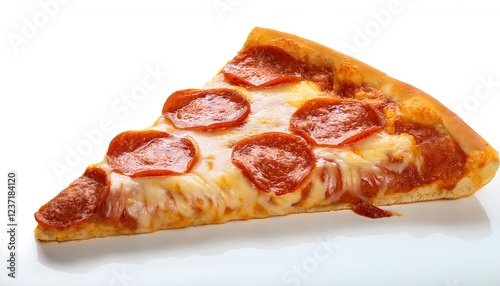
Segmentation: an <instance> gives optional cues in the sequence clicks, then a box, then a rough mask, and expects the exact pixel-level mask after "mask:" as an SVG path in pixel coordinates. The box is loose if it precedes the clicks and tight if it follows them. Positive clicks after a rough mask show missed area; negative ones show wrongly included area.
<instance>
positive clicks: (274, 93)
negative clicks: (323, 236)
mask: <svg viewBox="0 0 500 286" xmlns="http://www.w3.org/2000/svg"><path fill="white" fill-rule="evenodd" d="M212 87H231V88H237V89H239V90H241V91H242V92H243V93H244V94H245V95H246V96H247V98H248V99H249V101H250V102H251V113H250V115H249V117H248V118H247V119H246V121H245V123H244V124H243V125H242V126H239V127H235V128H230V129H227V130H220V131H214V132H196V131H189V130H176V129H175V128H173V127H172V126H171V125H170V124H169V123H168V122H167V121H166V120H164V119H163V118H160V119H158V120H157V122H156V123H155V124H154V125H153V126H152V127H151V128H152V129H156V130H162V131H167V132H169V133H173V134H175V135H177V136H181V137H184V136H189V137H191V138H193V140H194V141H196V142H197V143H198V147H199V160H198V161H197V163H196V165H195V166H194V167H193V169H192V170H191V172H190V173H188V174H184V175H174V176H166V177H147V178H130V177H127V176H123V175H119V174H116V173H112V174H111V180H112V186H111V191H110V194H109V196H108V199H107V201H106V204H105V208H104V210H105V211H104V213H105V216H106V217H109V218H112V219H120V217H121V216H123V214H124V213H126V214H127V215H128V216H130V217H132V218H134V219H135V220H136V222H137V232H147V231H152V230H157V229H163V228H175V227H184V226H188V225H190V224H192V223H193V222H196V223H220V222H225V221H228V220H232V219H245V218H251V217H263V216H269V215H281V214H287V213H290V212H292V211H293V209H294V207H295V205H297V204H300V206H301V207H304V208H307V207H312V206H319V205H324V204H328V203H333V202H336V201H338V200H339V199H340V197H341V196H342V195H343V194H344V193H345V192H351V193H352V194H353V195H355V196H357V197H359V198H360V199H362V200H367V198H365V197H364V196H363V194H362V192H361V185H360V184H361V180H362V179H369V181H370V182H372V183H374V184H376V185H377V186H378V187H380V193H379V195H383V193H384V192H385V189H386V188H387V186H388V185H389V184H390V180H391V176H387V173H388V172H389V173H394V174H397V173H401V172H402V171H403V170H404V169H405V168H406V167H408V166H410V165H412V164H415V162H417V163H418V162H420V161H421V158H420V157H419V154H418V152H417V151H418V150H417V148H415V142H414V140H413V138H412V137H411V136H408V135H389V134H387V133H385V132H379V133H376V134H373V135H371V136H370V137H368V138H365V139H363V140H361V141H359V142H357V143H356V144H353V145H350V146H346V147H341V148H327V147H319V148H314V149H313V151H314V154H315V156H316V158H317V162H316V169H315V170H314V171H313V172H312V175H311V177H310V178H309V179H308V181H307V182H306V184H305V185H304V186H302V187H301V188H299V189H298V190H296V191H294V192H291V193H288V194H285V195H281V196H276V195H275V194H273V193H266V192H262V191H257V190H256V189H255V188H254V187H253V186H252V185H251V183H250V181H249V180H248V179H247V178H246V177H245V176H244V175H243V173H242V172H241V171H240V170H239V169H238V168H237V167H235V166H234V165H233V164H232V163H231V152H232V146H233V145H234V144H235V143H236V142H238V141H239V140H241V139H243V138H246V137H249V136H252V135H256V134H259V133H264V132H270V131H278V132H287V133H289V132H290V131H289V129H288V126H289V119H290V117H291V115H292V114H293V113H294V112H295V110H296V109H297V107H298V106H300V105H301V104H302V103H304V102H305V101H307V100H309V99H311V98H316V97H320V96H324V95H323V93H322V92H321V91H320V90H319V89H318V88H317V87H316V86H315V85H313V84H311V83H309V82H307V81H302V82H299V83H290V84H285V85H282V86H278V87H274V88H266V89H259V90H249V91H248V90H246V89H243V88H239V87H234V86H232V85H230V84H229V83H227V82H225V81H224V80H223V76H222V75H219V76H217V77H216V78H215V79H214V80H213V81H212V82H210V83H208V84H207V85H206V88H212ZM104 164H105V162H104ZM417 165H418V164H417ZM417 168H418V166H417ZM336 176H341V181H342V185H341V186H339V185H338V184H339V183H338V182H339V180H338V178H337V177H336ZM306 188H307V190H308V191H307V192H305V193H304V192H302V190H305V189H306ZM327 194H329V195H327ZM303 196H304V197H303Z"/></svg>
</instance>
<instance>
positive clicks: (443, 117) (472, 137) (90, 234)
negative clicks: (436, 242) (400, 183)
mask: <svg viewBox="0 0 500 286" xmlns="http://www.w3.org/2000/svg"><path fill="white" fill-rule="evenodd" d="M260 44H268V45H275V46H278V47H281V48H283V49H285V50H286V51H288V52H289V53H290V54H292V55H294V56H295V57H296V58H297V59H300V60H303V61H307V62H308V63H310V64H312V65H318V66H325V65H329V66H333V67H336V66H337V65H338V64H339V63H341V62H346V61H347V62H349V64H350V65H352V66H354V67H355V68H356V69H357V71H358V72H359V73H360V74H361V75H362V77H363V80H364V82H366V83H369V84H371V85H373V86H375V87H377V88H379V89H380V90H382V91H383V92H384V93H385V94H386V95H388V96H390V97H392V98H393V99H395V100H397V101H399V102H402V103H405V105H407V106H409V107H410V108H411V109H412V110H414V111H415V110H417V111H418V110H420V109H425V110H429V109H430V110H431V111H432V112H434V113H435V114H437V115H438V116H439V117H440V119H439V121H440V123H442V124H443V126H444V127H445V128H446V129H447V130H448V132H449V133H450V134H451V136H452V137H453V138H454V139H455V140H456V141H457V143H458V144H459V145H460V146H461V148H462V149H463V150H464V152H465V153H466V154H467V165H466V173H465V176H464V177H463V178H462V179H461V180H460V181H459V182H458V183H457V185H456V186H455V188H454V189H453V190H442V189H440V187H439V185H438V184H430V185H426V186H422V187H418V188H416V189H414V190H412V191H410V192H405V193H391V194H387V195H386V196H384V197H380V198H375V199H374V200H372V204H374V205H377V206H385V205H392V204H404V203H413V202H419V201H430V200H438V199H456V198H461V197H465V196H470V195H472V194H473V193H475V192H476V191H477V190H479V189H480V188H481V187H483V186H484V185H485V184H487V183H488V182H489V181H491V179H493V177H494V176H495V173H496V171H497V169H498V165H499V160H498V153H497V151H496V150H495V149H493V148H492V147H491V146H490V145H489V144H488V143H487V142H486V141H485V140H484V139H483V138H482V137H481V136H480V135H478V134H477V133H476V132H475V131H474V130H472V129H471V128H470V127H469V126H468V125H467V124H466V123H465V122H464V121H462V120H461V119H460V118H459V117H458V116H457V115H456V114H454V113H453V112H452V111H450V110H449V109H447V108H446V107H445V106H443V105H442V104H441V103H439V102H438V101H437V100H435V99H434V98H433V97H431V96H430V95H428V94H426V93H425V92H423V91H421V90H419V89H417V88H415V87H413V86H411V85H408V84H406V83H403V82H400V81H398V80H396V79H393V78H391V77H389V76H387V75H386V74H384V73H382V72H381V71H379V70H377V69H375V68H373V67H371V66H369V65H367V64H365V63H363V62H360V61H358V60H356V59H354V58H351V57H349V56H347V55H344V54H342V53H339V52H336V51H334V50H331V49H329V48H327V47H324V46H322V45H320V44H317V43H315V42H312V41H309V40H306V39H303V38H300V37H297V36H295V35H291V34H287V33H283V32H279V31H275V30H271V29H266V28H259V27H257V28H255V29H254V30H252V32H251V33H250V34H249V36H248V39H247V41H246V43H245V45H244V48H247V47H251V46H255V45H260ZM422 107H425V108H422ZM417 115H418V114H417ZM426 115H427V114H426ZM415 118H417V119H416V120H420V121H421V123H428V124H429V123H432V122H428V121H427V122H426V121H423V120H427V119H426V118H428V116H415ZM431 118H432V116H431ZM431 120H433V119H431ZM422 121H423V122H422ZM350 208H351V205H350V204H348V203H336V204H330V205H324V206H316V207H311V208H299V207H295V208H294V209H292V211H291V212H290V213H313V212H326V211H335V210H344V209H350ZM272 215H273V214H267V215H262V214H257V213H256V214H255V215H254V216H253V217H245V218H242V217H238V215H237V214H234V213H228V214H224V215H223V216H222V217H220V218H218V219H217V220H216V221H203V220H199V219H198V220H194V221H191V222H187V223H186V224H184V225H176V226H172V227H168V228H182V227H187V226H194V225H206V224H219V223H225V222H228V221H231V220H245V219H254V218H265V217H269V216H272ZM151 231H154V230H151ZM146 232H150V231H146ZM136 233H137V232H136V231H134V230H131V229H128V228H126V227H124V226H119V225H112V224H109V223H108V224H102V223H95V222H87V223H84V224H81V225H79V226H76V227H74V228H72V229H67V230H54V229H49V228H45V227H43V226H41V225H38V226H37V227H36V229H35V237H36V238H37V239H39V240H41V241H67V240H80V239H90V238H96V237H107V236H113V235H129V234H136Z"/></svg>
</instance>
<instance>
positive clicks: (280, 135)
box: [231, 132, 316, 196]
mask: <svg viewBox="0 0 500 286" xmlns="http://www.w3.org/2000/svg"><path fill="white" fill-rule="evenodd" d="M266 137H274V138H276V137H278V138H281V139H283V138H287V139H290V140H293V141H295V143H298V144H303V146H304V147H305V149H304V150H305V151H306V153H307V157H308V158H306V161H307V162H309V163H310V164H309V166H308V167H307V168H306V170H307V173H306V174H305V175H304V176H302V178H301V180H299V181H298V182H297V183H296V184H294V185H295V187H294V188H287V189H282V190H277V191H270V190H269V189H268V188H264V187H262V184H260V183H259V182H255V180H254V176H253V175H252V174H251V173H250V171H249V170H248V169H247V167H246V166H245V164H244V162H241V161H240V160H239V159H235V156H236V155H235V154H236V153H237V152H238V151H239V150H240V149H242V148H243V147H245V146H247V145H250V144H251V143H252V141H257V142H258V141H259V139H268V138H266ZM304 150H303V151H304ZM231 162H232V163H233V164H234V165H235V166H236V167H238V168H239V169H240V170H241V171H242V172H243V174H244V175H245V177H246V178H247V179H249V180H250V182H251V183H252V185H254V186H255V187H257V189H259V190H261V191H263V192H266V193H274V194H276V195H278V196H281V195H285V194H288V193H292V192H294V191H295V190H298V189H300V188H301V186H304V184H305V183H306V182H307V179H308V178H310V177H311V174H312V173H313V171H314V168H315V167H316V158H315V156H314V153H313V151H312V149H311V146H310V145H309V143H308V142H307V141H306V140H304V139H303V138H302V137H300V136H297V135H294V134H289V133H282V132H267V133H261V134H257V135H254V136H251V137H247V138H245V139H242V140H240V141H238V142H236V144H235V145H234V147H233V151H232V153H231Z"/></svg>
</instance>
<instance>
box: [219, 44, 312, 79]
mask: <svg viewBox="0 0 500 286" xmlns="http://www.w3.org/2000/svg"><path fill="white" fill-rule="evenodd" d="M259 53H263V54H267V55H274V56H277V57H281V58H282V59H283V60H284V61H285V62H286V65H288V68H290V69H291V70H295V71H294V72H292V71H288V73H287V74H281V75H280V74H279V72H281V71H282V70H279V71H278V72H275V74H274V75H273V76H272V77H270V79H269V80H265V81H264V82H262V83H256V82H255V80H252V77H251V76H248V75H246V74H245V72H248V71H249V70H256V67H248V66H245V67H244V68H242V67H241V64H242V63H243V62H245V60H246V59H247V58H249V57H253V56H256V55H259ZM269 65H276V63H269ZM257 68H259V69H260V70H259V72H262V70H263V68H260V67H257ZM222 73H223V74H224V77H225V78H226V79H227V80H228V81H230V82H232V83H234V84H236V85H239V86H245V87H274V86H277V85H280V84H284V83H288V82H295V81H300V80H302V79H303V78H304V76H303V74H302V73H303V72H302V67H301V64H300V62H299V61H298V60H296V59H295V58H294V57H293V56H292V55H290V54H289V53H288V52H286V51H285V50H283V49H282V48H279V47H276V46H271V45H257V46H253V47H249V48H246V49H243V50H241V51H240V52H239V53H238V54H237V55H236V56H235V57H234V58H233V59H232V60H230V61H229V62H228V63H227V64H226V65H225V66H224V68H223V69H222ZM254 74H257V73H254ZM252 81H253V82H252Z"/></svg>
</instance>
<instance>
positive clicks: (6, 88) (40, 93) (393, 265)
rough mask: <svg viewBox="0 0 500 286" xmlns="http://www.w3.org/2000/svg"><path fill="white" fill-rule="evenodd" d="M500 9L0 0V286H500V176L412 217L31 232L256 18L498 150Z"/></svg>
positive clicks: (405, 210)
mask: <svg viewBox="0 0 500 286" xmlns="http://www.w3.org/2000/svg"><path fill="white" fill-rule="evenodd" d="M497 3H498V2H495V1H440V2H437V3H435V1H415V2H407V1H385V0H384V1H274V2H272V1H250V0H241V1H236V0H208V1H182V2H181V1H176V2H174V1H135V2H134V1H118V0H117V1H67V2H64V3H63V2H56V1H55V0H40V1H2V2H0V35H1V37H0V39H1V40H0V96H1V105H0V106H1V110H0V124H1V125H0V126H1V141H0V142H1V143H0V144H1V145H0V146H1V148H0V181H3V183H0V194H2V195H1V196H0V197H1V198H0V222H1V226H0V229H2V231H1V232H0V238H1V242H0V284H1V285H5V284H8V285H11V284H12V285H24V284H42V285H54V284H57V285H63V284H65V285H120V286H122V285H123V286H127V285H148V284H149V285H158V283H159V282H161V283H162V284H175V285H180V284H181V285H182V284H193V285H206V284H211V285H440V286H458V285H462V286H466V285H500V273H499V271H498V270H499V266H500V192H499V191H500V190H499V188H500V179H499V178H496V179H494V180H493V181H492V182H491V183H490V184H489V185H487V186H486V187H485V188H483V189H482V190H481V191H480V192H478V193H477V194H476V195H474V196H472V197H470V198H466V199H461V200H456V201H445V202H441V201H440V202H429V203H418V204H412V205H406V206H392V207H389V208H388V209H391V210H396V211H399V212H400V213H402V214H403V216H402V217H399V218H397V217H395V218H389V219H380V220H375V221H373V220H369V219H365V218H362V217H359V216H357V215H355V214H353V213H351V212H349V211H343V212H333V213H323V214H310V215H293V216H287V217H280V218H272V219H266V220H258V221H246V222H232V223H228V224H225V225H217V226H204V227H196V228H187V229H181V230H172V231H161V232H157V233H154V234H148V235H141V236H133V237H116V238H106V239H95V240H90V241H84V242H70V243H40V242H37V241H35V239H34V237H33V229H34V227H35V226H36V221H35V220H34V218H33V214H34V213H35V212H36V211H37V209H38V208H39V207H40V206H41V205H42V204H44V203H45V202H47V201H48V200H49V199H51V198H52V197H53V196H55V195H56V194H57V193H58V192H59V191H61V190H62V189H63V188H64V187H66V186H67V185H68V184H69V183H70V182H71V181H72V180H73V179H75V178H76V177H78V176H79V175H80V174H82V173H83V171H84V169H85V167H86V166H87V165H88V164H91V163H94V162H99V161H101V159H102V157H103V156H104V153H105V151H106V149H107V144H108V142H109V141H110V140H111V139H112V138H113V137H114V136H115V135H116V134H118V133H119V132H121V131H125V130H129V129H141V128H144V127H147V126H150V125H151V124H153V122H154V121H155V120H156V118H157V117H158V116H159V115H160V111H161V107H162V105H163V102H164V101H165V99H166V97H167V96H168V95H170V94H171V93H172V92H174V91H176V90H178V89H183V88H195V87H201V86H202V85H203V84H204V83H205V82H206V81H208V80H209V79H210V78H211V77H212V76H214V75H215V74H216V73H217V71H218V70H219V69H220V68H221V67H222V66H223V65H224V64H225V63H226V62H227V61H228V60H229V59H231V58H232V57H233V56H234V55H235V54H236V52H237V51H238V50H239V48H240V47H241V46H242V44H243V42H244V41H245V38H246V36H247V34H248V32H249V31H250V30H251V29H252V28H253V27H254V26H263V27H269V28H274V29H278V30H282V31H286V32H290V33H294V34H298V35H300V36H303V37H306V38H309V39H311V40H314V41H317V42H319V43H322V44H324V45H327V46H330V47H332V48H334V49H337V50H340V51H344V52H346V53H349V54H350V55H352V56H355V57H357V58H359V59H360V60H362V61H365V62H367V63H368V64H370V65H372V66H374V67H376V68H378V69H380V70H382V71H384V72H386V73H388V74H389V75H391V76H393V77H396V78H398V79H400V80H402V81H405V82H407V83H410V84H412V85H414V86H416V87H418V88H420V89H422V90H424V91H426V92H427V93H430V94H432V95H433V96H434V97H436V98H437V99H438V100H440V101H441V102H443V103H444V104H445V105H447V106H448V107H449V108H451V109H452V110H454V111H456V112H458V113H459V114H460V115H461V116H462V118H464V120H465V121H466V122H467V123H468V124H469V125H471V126H472V127H473V128H474V129H476V130H477V131H478V132H479V133H480V134H482V135H483V136H484V137H485V138H486V139H487V140H488V141H489V142H490V143H491V144H492V145H493V146H494V147H496V148H500V135H498V125H497V124H498V122H499V120H500V113H499V111H498V107H499V106H500V105H499V103H500V100H499V96H500V53H499V51H500V41H498V28H499V27H500V17H499V15H498V13H499V11H500V9H499V8H500V7H499V5H498V4H497ZM152 74H155V75H156V77H152V76H151V75H152ZM144 82H146V85H145V83H144ZM146 87H147V89H146ZM140 91H146V92H143V93H141V92H140ZM9 170H16V171H17V173H18V182H19V184H18V189H17V197H16V199H17V210H18V213H17V221H18V223H19V225H18V236H17V249H18V253H17V255H18V257H17V259H18V261H17V271H16V276H17V278H16V279H12V278H10V277H8V276H7V273H8V270H7V268H6V267H7V262H6V259H7V258H8V253H7V239H8V236H7V233H6V224H7V211H6V205H7V202H6V201H7V172H8V171H9ZM2 178H3V179H2Z"/></svg>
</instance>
